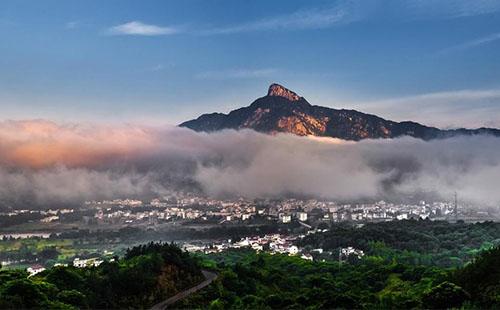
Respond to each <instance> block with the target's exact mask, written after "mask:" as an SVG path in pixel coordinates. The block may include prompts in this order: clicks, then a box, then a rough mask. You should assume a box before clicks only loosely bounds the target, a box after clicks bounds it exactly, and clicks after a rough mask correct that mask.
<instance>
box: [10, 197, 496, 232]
mask: <svg viewBox="0 0 500 310" xmlns="http://www.w3.org/2000/svg"><path fill="white" fill-rule="evenodd" d="M89 210H90V211H94V212H93V215H89V213H88V212H84V211H89ZM492 210H493V209H485V208H482V209H481V208H480V207H471V206H465V205H459V206H456V205H455V203H454V202H425V201H421V202H419V203H414V204H404V203H390V202H385V201H379V202H372V203H351V204H346V203H338V202H335V201H325V200H316V199H310V200H300V199H254V200H249V199H243V198H238V199H225V200H221V199H214V198H209V197H205V196H197V195H194V194H192V193H182V192H173V193H170V194H168V195H166V196H163V197H161V198H155V199H152V200H150V201H142V200H138V199H115V200H103V201H88V202H85V204H84V208H83V209H69V208H66V209H55V210H54V209H49V210H25V209H24V210H12V211H8V212H5V213H0V216H8V217H10V216H16V215H20V214H34V215H35V217H34V218H36V220H37V221H39V222H41V223H52V222H56V223H57V222H59V221H63V218H71V219H74V218H78V216H79V213H78V212H80V213H81V220H82V221H83V222H84V223H85V224H90V223H92V224H108V223H113V224H134V223H146V224H151V225H154V224H157V223H161V222H169V221H197V222H198V223H203V222H207V223H211V224H213V223H245V222H247V221H252V220H253V219H256V218H259V219H262V218H264V219H267V220H271V221H276V222H280V223H283V224H288V223H292V222H299V223H301V224H306V225H311V224H312V225H314V224H317V223H318V222H341V221H354V222H371V221H372V222H373V221H390V220H403V219H412V218H414V219H418V218H422V219H441V220H457V219H463V220H471V221H474V220H489V219H491V218H495V217H498V216H500V214H493V213H491V212H492ZM69 213H75V214H73V215H71V216H70V217H68V216H65V215H67V214H69Z"/></svg>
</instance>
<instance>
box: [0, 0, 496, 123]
mask: <svg viewBox="0 0 500 310" xmlns="http://www.w3.org/2000/svg"><path fill="white" fill-rule="evenodd" d="M0 37H1V42H2V43H1V44H0V107H1V108H2V119H33V118H47V119H53V120H57V121H71V122H73V121H93V122H139V123H150V124H164V123H171V124H176V123H178V122H181V121H183V120H186V119H190V118H193V117H195V116H197V115H199V114H201V113H205V112H214V111H221V112H227V111H229V110H231V109H234V108H237V107H240V106H244V105H248V104H249V103H250V102H251V101H252V100H253V99H255V98H256V97H259V96H262V95H264V94H265V92H266V90H267V86H268V85H269V84H270V83H272V82H278V83H281V84H283V85H285V86H287V87H289V88H291V89H293V90H295V91H296V92H298V93H300V94H301V95H303V96H304V97H306V98H307V99H308V100H309V101H310V102H311V103H313V104H317V105H324V106H330V107H334V108H354V109H358V110H361V111H366V112H370V113H376V114H379V115H380V116H382V117H386V118H391V119H395V120H404V119H412V120H416V121H420V122H423V123H427V124H431V125H437V126H440V127H454V126H471V127H477V126H496V127H500V1H494V0H475V1H466V0H455V1H452V0H440V1H430V0H429V1H424V0H408V1H404V0H387V1H375V0H362V1H347V0H341V1H322V0H317V1H292V0H282V1H263V0H262V1H243V0H241V1H236V0H227V1H223V0H218V1H215V0H198V1H196V0H186V1H90V0H88V1H70V0H68V1H62V0H61V1H8V0H4V1H1V2H0Z"/></svg>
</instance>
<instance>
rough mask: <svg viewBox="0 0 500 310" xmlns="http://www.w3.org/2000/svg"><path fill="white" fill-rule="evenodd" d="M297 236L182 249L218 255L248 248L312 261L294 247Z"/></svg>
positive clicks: (226, 242)
mask: <svg viewBox="0 0 500 310" xmlns="http://www.w3.org/2000/svg"><path fill="white" fill-rule="evenodd" d="M297 238H299V237H297V236H290V235H281V234H269V235H264V236H263V237H260V236H255V237H246V238H243V239H241V240H238V241H233V240H225V241H221V242H214V243H210V244H203V243H198V244H195V243H185V244H184V245H183V248H184V249H185V250H186V251H189V252H204V253H206V254H208V253H219V252H222V251H226V250H229V249H241V248H249V249H253V250H255V251H265V252H268V253H271V254H278V253H279V254H287V255H290V256H294V255H300V256H301V257H302V258H303V259H308V260H313V257H312V255H311V254H309V253H305V252H304V251H303V249H300V248H299V247H298V246H297V245H295V241H296V240H297Z"/></svg>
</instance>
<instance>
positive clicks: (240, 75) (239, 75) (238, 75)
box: [195, 68, 277, 80]
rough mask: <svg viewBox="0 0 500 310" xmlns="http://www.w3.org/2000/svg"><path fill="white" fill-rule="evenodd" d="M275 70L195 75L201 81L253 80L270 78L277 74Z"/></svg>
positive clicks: (208, 72)
mask: <svg viewBox="0 0 500 310" xmlns="http://www.w3.org/2000/svg"><path fill="white" fill-rule="evenodd" d="M276 72H277V70H276V69H274V68H263V69H232V70H222V71H206V72H201V73H198V74H196V75H195V78H197V79H201V80H224V79H253V78H261V77H268V76H271V75H272V74H274V73H276Z"/></svg>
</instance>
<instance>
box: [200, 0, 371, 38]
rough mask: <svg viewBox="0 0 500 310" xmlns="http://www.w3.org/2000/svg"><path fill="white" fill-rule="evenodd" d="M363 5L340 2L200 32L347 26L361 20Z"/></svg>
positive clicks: (353, 2)
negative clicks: (330, 5) (325, 6)
mask: <svg viewBox="0 0 500 310" xmlns="http://www.w3.org/2000/svg"><path fill="white" fill-rule="evenodd" d="M360 9H361V3H360V2H357V1H339V2H338V3H337V4H336V5H334V6H332V7H327V8H311V9H302V10H298V11H295V12H293V13H289V14H284V15H279V16H273V17H268V18H263V19H259V20H255V21H251V22H248V23H242V24H239V25H232V26H226V27H215V28H211V29H207V30H203V31H200V33H201V34H205V35H214V34H232V33H241V32H251V31H265V30H296V29H321V28H328V27H332V26H335V25H339V24H347V23H350V22H353V21H356V20H358V19H360V15H361V14H360V13H361V12H362V11H363V10H360Z"/></svg>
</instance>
